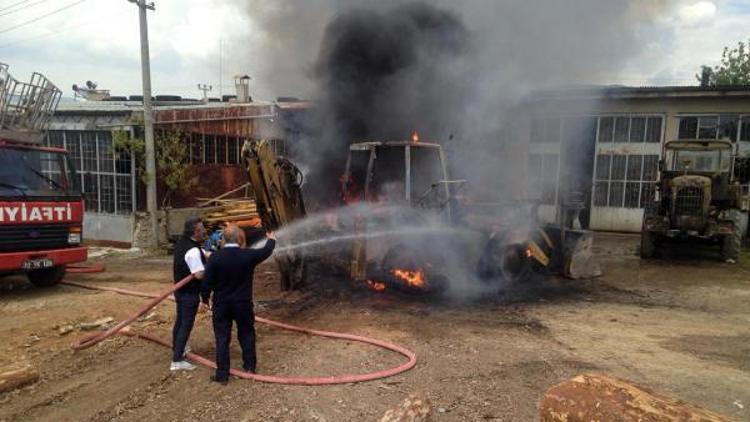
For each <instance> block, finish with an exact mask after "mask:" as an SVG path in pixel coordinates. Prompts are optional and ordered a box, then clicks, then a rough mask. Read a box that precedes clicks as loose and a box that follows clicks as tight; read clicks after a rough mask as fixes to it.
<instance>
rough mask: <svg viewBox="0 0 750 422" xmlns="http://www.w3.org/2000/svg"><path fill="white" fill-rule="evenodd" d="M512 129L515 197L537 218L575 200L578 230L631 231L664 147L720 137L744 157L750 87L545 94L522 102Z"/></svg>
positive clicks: (748, 148)
mask: <svg viewBox="0 0 750 422" xmlns="http://www.w3.org/2000/svg"><path fill="white" fill-rule="evenodd" d="M512 125H513V131H512V133H514V134H515V135H514V136H517V137H518V138H517V139H518V140H519V141H521V142H520V143H519V145H522V150H523V151H525V153H526V157H527V159H526V162H525V174H526V178H525V179H526V183H525V186H523V187H522V189H521V192H519V194H520V195H521V196H522V197H524V198H526V199H532V200H538V201H540V202H541V203H542V204H543V205H542V206H540V217H541V218H542V219H543V220H547V221H554V220H555V219H556V218H557V215H556V213H557V207H556V206H555V205H558V204H562V203H565V202H566V201H570V200H571V199H582V200H583V202H584V207H585V208H584V211H583V212H582V213H581V223H582V225H584V226H587V227H589V228H591V229H594V230H608V231H624V232H639V231H640V229H641V219H642V216H643V208H644V206H645V204H646V203H647V202H648V201H650V200H651V199H652V198H653V193H654V186H655V182H656V180H657V175H658V163H659V160H660V159H662V158H664V157H663V146H664V143H665V142H667V141H670V140H674V139H678V138H683V139H684V138H691V139H695V138H710V139H721V138H726V139H730V140H731V141H732V142H734V143H735V144H736V146H737V149H738V151H739V153H740V154H747V155H750V87H647V88H630V87H603V88H585V89H565V90H556V91H546V92H542V93H538V94H536V95H534V96H531V97H529V98H528V99H527V101H525V102H524V103H523V105H521V106H520V107H519V109H518V114H517V117H516V119H514V121H513V123H512Z"/></svg>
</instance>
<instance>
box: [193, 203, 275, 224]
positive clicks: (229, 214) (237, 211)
mask: <svg viewBox="0 0 750 422" xmlns="http://www.w3.org/2000/svg"><path fill="white" fill-rule="evenodd" d="M212 203H213V204H215V206H212V207H211V210H210V211H207V212H205V213H204V214H202V215H201V218H202V219H203V222H204V223H205V224H206V226H211V225H213V224H216V223H219V222H225V223H234V224H237V225H238V226H240V227H246V226H254V227H255V226H260V217H259V216H258V210H257V208H256V206H255V200H253V199H250V198H239V199H215V200H213V201H212Z"/></svg>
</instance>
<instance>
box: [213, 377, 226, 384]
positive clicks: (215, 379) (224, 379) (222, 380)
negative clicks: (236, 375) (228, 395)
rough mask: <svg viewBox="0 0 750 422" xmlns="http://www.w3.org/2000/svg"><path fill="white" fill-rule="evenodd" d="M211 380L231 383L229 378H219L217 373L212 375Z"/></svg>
mask: <svg viewBox="0 0 750 422" xmlns="http://www.w3.org/2000/svg"><path fill="white" fill-rule="evenodd" d="M211 382H215V383H219V384H221V385H227V384H228V383H229V378H218V377H217V376H216V375H211Z"/></svg>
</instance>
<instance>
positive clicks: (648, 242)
mask: <svg viewBox="0 0 750 422" xmlns="http://www.w3.org/2000/svg"><path fill="white" fill-rule="evenodd" d="M655 237H656V235H655V234H653V233H651V232H650V231H648V230H645V229H644V230H643V231H641V258H643V259H650V258H653V257H654V255H655V254H656V239H655Z"/></svg>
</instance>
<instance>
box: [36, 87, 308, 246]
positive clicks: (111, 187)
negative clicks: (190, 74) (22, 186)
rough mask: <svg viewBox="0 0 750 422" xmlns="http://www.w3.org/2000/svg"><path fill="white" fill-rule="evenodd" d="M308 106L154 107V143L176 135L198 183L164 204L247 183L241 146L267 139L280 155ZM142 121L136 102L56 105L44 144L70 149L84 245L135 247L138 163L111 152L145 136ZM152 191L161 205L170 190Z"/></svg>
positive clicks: (189, 202)
mask: <svg viewBox="0 0 750 422" xmlns="http://www.w3.org/2000/svg"><path fill="white" fill-rule="evenodd" d="M305 108H306V106H305V105H304V104H302V105H300V104H297V103H266V102H248V103H236V102H226V103H222V102H219V103H207V104H206V103H203V102H196V101H166V102H165V101H156V102H155V107H154V124H155V135H156V136H155V137H156V142H157V143H158V142H159V139H160V136H162V135H164V134H168V133H177V134H179V136H180V138H181V139H182V141H183V142H185V150H186V157H184V160H185V164H186V165H188V166H190V168H191V171H192V174H194V176H195V177H196V178H197V180H198V183H197V185H196V186H195V187H194V188H191V190H190V192H187V193H182V194H174V195H170V198H169V205H170V206H173V207H189V206H194V205H195V204H196V199H195V198H198V197H208V198H210V197H214V196H217V195H219V194H221V193H223V192H226V191H229V190H231V189H233V188H236V187H237V186H240V185H242V184H244V183H246V182H247V175H246V172H245V170H244V169H243V167H242V166H241V164H240V161H241V157H240V150H241V148H242V145H243V143H244V142H245V140H249V139H269V140H271V141H275V145H276V147H277V148H279V151H280V152H283V148H284V143H283V140H282V138H283V137H284V136H285V135H284V134H285V133H291V132H294V130H293V129H294V116H295V115H296V114H297V113H296V111H298V110H304V109H305ZM141 122H143V106H142V103H141V102H134V101H87V102H70V103H62V104H60V106H59V107H58V109H57V111H56V112H55V114H54V116H53V117H52V119H51V121H50V123H49V130H48V132H47V136H46V138H45V143H46V144H47V145H49V146H55V147H60V148H65V149H67V150H68V151H69V153H70V155H71V156H72V158H73V160H74V162H75V165H76V167H77V171H78V176H79V177H80V183H81V188H82V191H83V193H84V199H85V207H86V208H85V209H86V215H85V218H84V233H85V236H86V238H87V239H89V240H95V241H100V242H104V243H112V244H118V245H123V246H124V245H130V244H133V243H134V242H135V239H136V237H137V234H136V231H137V226H138V222H139V213H141V212H144V211H145V208H146V200H145V198H146V189H145V184H144V183H143V181H142V178H141V177H140V175H139V171H138V164H137V162H136V158H135V157H133V156H132V154H130V153H129V152H128V151H127V150H123V149H118V148H116V145H115V141H114V139H113V138H114V133H115V132H119V131H121V132H124V133H125V134H127V136H129V137H142V134H141V133H142V123H141ZM290 136H293V135H290ZM157 148H158V145H157ZM157 179H158V178H157ZM157 186H158V188H157V190H158V202H159V204H162V203H164V198H165V195H167V194H168V192H166V189H165V187H164V186H163V183H158V184H157Z"/></svg>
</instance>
